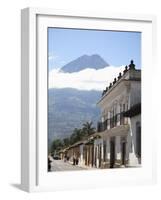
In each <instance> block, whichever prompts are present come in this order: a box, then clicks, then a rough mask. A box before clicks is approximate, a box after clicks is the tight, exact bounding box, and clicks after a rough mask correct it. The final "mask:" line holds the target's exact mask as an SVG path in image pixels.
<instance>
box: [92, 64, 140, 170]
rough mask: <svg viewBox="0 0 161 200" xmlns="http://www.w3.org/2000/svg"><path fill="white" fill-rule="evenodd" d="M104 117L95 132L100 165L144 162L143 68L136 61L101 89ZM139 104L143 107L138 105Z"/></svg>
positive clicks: (127, 164)
mask: <svg viewBox="0 0 161 200" xmlns="http://www.w3.org/2000/svg"><path fill="white" fill-rule="evenodd" d="M98 106H99V107H100V109H101V121H100V122H99V123H98V130H97V133H96V134H95V135H98V136H100V138H99V139H96V140H95V141H94V153H95V155H94V157H96V163H95V164H96V167H97V168H100V167H101V168H107V167H110V168H113V167H120V166H138V164H140V163H141V70H137V69H135V65H134V63H133V61H131V63H130V65H129V66H128V67H127V66H126V67H125V70H124V71H123V74H121V73H120V74H119V76H118V77H117V78H115V79H114V81H113V83H110V85H109V87H106V89H105V90H104V91H103V93H102V98H101V99H100V101H99V102H98ZM139 106H140V109H139Z"/></svg>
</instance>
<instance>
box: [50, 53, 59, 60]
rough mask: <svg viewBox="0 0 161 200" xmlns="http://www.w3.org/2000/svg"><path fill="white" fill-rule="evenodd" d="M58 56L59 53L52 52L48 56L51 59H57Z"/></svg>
mask: <svg viewBox="0 0 161 200" xmlns="http://www.w3.org/2000/svg"><path fill="white" fill-rule="evenodd" d="M57 58H58V56H57V55H52V54H51V55H49V56H48V59H49V60H55V59H57Z"/></svg>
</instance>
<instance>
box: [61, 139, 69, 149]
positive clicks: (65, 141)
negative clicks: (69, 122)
mask: <svg viewBox="0 0 161 200" xmlns="http://www.w3.org/2000/svg"><path fill="white" fill-rule="evenodd" d="M69 145H70V138H64V139H63V146H64V147H68V146H69Z"/></svg>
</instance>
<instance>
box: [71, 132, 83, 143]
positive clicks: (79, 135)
mask: <svg viewBox="0 0 161 200" xmlns="http://www.w3.org/2000/svg"><path fill="white" fill-rule="evenodd" d="M81 139H82V129H77V128H75V129H74V130H73V133H72V135H71V136H70V144H74V143H75V142H78V141H80V140H81Z"/></svg>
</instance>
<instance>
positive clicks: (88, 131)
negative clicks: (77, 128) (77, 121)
mask: <svg viewBox="0 0 161 200" xmlns="http://www.w3.org/2000/svg"><path fill="white" fill-rule="evenodd" d="M82 132H83V135H84V137H87V136H90V135H92V134H94V133H95V128H94V127H93V122H86V123H84V124H83V128H82Z"/></svg>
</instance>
